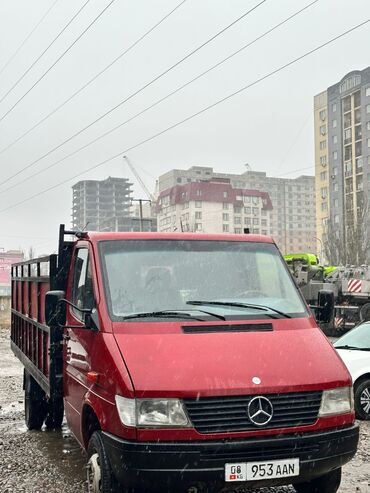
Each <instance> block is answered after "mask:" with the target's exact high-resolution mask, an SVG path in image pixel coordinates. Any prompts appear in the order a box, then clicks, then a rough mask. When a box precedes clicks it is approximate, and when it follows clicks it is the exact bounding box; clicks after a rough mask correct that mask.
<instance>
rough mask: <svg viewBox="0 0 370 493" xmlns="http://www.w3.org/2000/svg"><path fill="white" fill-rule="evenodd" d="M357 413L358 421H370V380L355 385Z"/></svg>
mask: <svg viewBox="0 0 370 493" xmlns="http://www.w3.org/2000/svg"><path fill="white" fill-rule="evenodd" d="M355 411H356V417H357V418H358V419H363V420H370V379H366V380H363V381H362V382H360V383H359V384H358V385H355Z"/></svg>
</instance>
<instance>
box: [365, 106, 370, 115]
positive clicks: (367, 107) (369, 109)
mask: <svg viewBox="0 0 370 493" xmlns="http://www.w3.org/2000/svg"><path fill="white" fill-rule="evenodd" d="M366 113H368V114H370V104H367V105H366Z"/></svg>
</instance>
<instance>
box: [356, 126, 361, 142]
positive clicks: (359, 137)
mask: <svg viewBox="0 0 370 493" xmlns="http://www.w3.org/2000/svg"><path fill="white" fill-rule="evenodd" d="M361 139H362V128H361V125H356V127H355V140H361Z"/></svg>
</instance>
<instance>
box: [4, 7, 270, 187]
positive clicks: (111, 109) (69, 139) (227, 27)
mask: <svg viewBox="0 0 370 493" xmlns="http://www.w3.org/2000/svg"><path fill="white" fill-rule="evenodd" d="M112 1H114V0H112ZM266 1H267V0H262V1H260V3H258V4H257V5H255V6H254V7H252V8H251V9H250V10H248V11H247V12H245V13H244V14H243V15H241V16H240V17H238V18H237V19H236V20H234V21H233V22H232V23H231V24H229V25H228V26H226V27H225V28H223V29H222V30H221V31H218V32H217V33H216V34H215V35H213V36H212V37H211V38H209V39H208V40H207V41H205V42H204V43H202V44H201V45H199V46H198V47H197V48H195V49H194V50H192V51H191V52H190V53H188V54H187V55H185V56H184V57H183V58H181V59H180V60H178V61H177V62H176V63H174V64H173V65H171V67H169V68H168V69H166V70H165V71H164V72H162V73H161V74H159V75H157V76H156V77H155V78H154V79H152V80H151V81H150V82H148V83H146V84H144V85H143V86H142V87H141V88H140V89H138V90H137V91H135V92H134V93H132V94H131V95H130V96H128V97H127V98H125V99H124V100H123V101H121V102H119V103H118V104H116V105H115V106H113V107H112V108H110V109H109V110H108V111H106V112H105V113H104V114H103V115H101V116H99V117H98V118H97V119H96V120H94V121H93V122H91V123H89V124H88V125H87V126H86V127H84V128H82V129H81V130H79V131H78V132H76V133H75V134H73V135H72V136H71V137H69V138H68V139H66V140H65V141H63V142H62V143H61V144H59V145H57V146H56V147H54V148H53V149H51V150H50V151H48V152H47V153H46V154H44V155H43V156H41V157H40V158H38V159H36V160H35V161H33V162H32V163H30V164H28V165H27V166H25V167H24V168H22V169H20V170H19V171H17V172H16V173H14V174H13V175H11V176H9V177H8V178H7V179H6V180H4V181H2V182H1V183H0V186H1V185H4V184H5V183H7V182H8V181H10V180H11V179H12V178H15V177H16V176H18V175H20V174H21V173H22V172H23V171H25V170H27V169H29V168H31V167H32V166H34V165H35V164H36V163H38V162H39V161H41V160H42V159H44V158H45V157H47V156H49V155H50V154H51V153H53V152H54V151H56V150H57V149H59V148H60V147H62V146H63V145H64V144H67V143H68V142H70V141H71V140H73V139H74V138H75V137H77V136H78V135H80V134H81V133H82V132H84V131H85V130H87V129H88V128H90V127H92V126H93V125H95V123H97V122H99V121H100V120H102V119H103V118H105V117H106V116H107V115H109V114H110V113H112V112H113V111H115V110H116V109H117V108H119V107H120V106H122V105H123V104H125V103H126V102H127V101H129V100H130V99H132V98H133V97H135V96H137V95H138V94H139V93H140V92H142V91H144V89H146V88H148V87H149V86H151V85H152V84H154V83H155V82H157V81H158V80H159V79H161V78H162V77H164V76H165V75H166V74H168V73H169V72H170V71H171V70H173V69H174V68H175V67H177V66H179V65H180V64H181V63H183V62H184V61H185V60H187V59H188V58H190V57H191V56H193V55H194V54H195V53H197V52H198V51H199V50H201V49H202V48H204V47H205V46H206V45H208V44H209V43H211V42H212V41H213V40H215V39H216V38H217V37H219V36H221V34H223V33H224V32H225V31H227V30H228V29H230V28H231V27H232V26H234V25H235V24H236V23H238V22H240V21H241V20H242V19H244V18H245V17H246V16H247V15H249V14H251V13H252V12H253V11H254V10H256V9H257V8H258V7H259V6H260V5H262V4H264V3H265V2H266ZM0 121H1V119H0Z"/></svg>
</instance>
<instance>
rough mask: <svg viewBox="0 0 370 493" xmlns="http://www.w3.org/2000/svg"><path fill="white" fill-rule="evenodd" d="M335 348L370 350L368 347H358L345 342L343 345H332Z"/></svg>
mask: <svg viewBox="0 0 370 493" xmlns="http://www.w3.org/2000/svg"><path fill="white" fill-rule="evenodd" d="M334 347H335V349H353V350H354V351H370V348H366V347H358V346H348V345H347V344H345V345H343V346H334Z"/></svg>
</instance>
